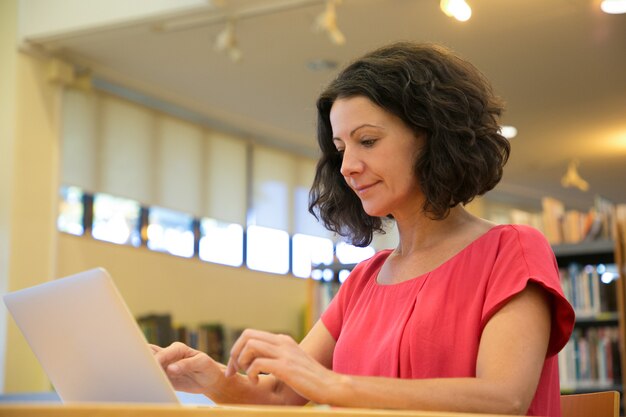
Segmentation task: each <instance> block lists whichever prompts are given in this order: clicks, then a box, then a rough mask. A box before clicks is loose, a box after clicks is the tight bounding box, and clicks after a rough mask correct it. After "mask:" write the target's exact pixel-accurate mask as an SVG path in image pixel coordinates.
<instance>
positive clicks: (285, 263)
mask: <svg viewBox="0 0 626 417" xmlns="http://www.w3.org/2000/svg"><path fill="white" fill-rule="evenodd" d="M247 243H248V244H247V251H246V258H247V259H246V264H247V265H248V268H250V269H254V270H257V271H264V272H272V273H275V274H286V273H287V272H289V234H288V233H287V232H285V231H282V230H278V229H270V228H268V227H261V226H250V227H248V233H247Z"/></svg>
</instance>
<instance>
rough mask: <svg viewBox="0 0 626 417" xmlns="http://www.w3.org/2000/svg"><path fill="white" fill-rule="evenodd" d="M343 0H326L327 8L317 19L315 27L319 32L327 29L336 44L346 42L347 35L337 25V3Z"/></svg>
mask: <svg viewBox="0 0 626 417" xmlns="http://www.w3.org/2000/svg"><path fill="white" fill-rule="evenodd" d="M340 3H341V0H326V9H325V10H324V11H323V12H322V14H320V15H319V16H318V17H317V19H315V25H314V29H315V30H316V31H317V32H321V31H325V32H326V33H327V34H328V36H329V37H330V40H331V42H332V43H334V44H335V45H343V44H344V43H346V37H345V36H344V35H343V33H341V31H340V30H339V27H338V26H337V5H338V4H340Z"/></svg>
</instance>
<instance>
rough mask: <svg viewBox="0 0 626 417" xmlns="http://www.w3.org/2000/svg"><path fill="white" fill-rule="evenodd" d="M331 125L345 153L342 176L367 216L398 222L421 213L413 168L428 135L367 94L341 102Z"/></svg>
mask: <svg viewBox="0 0 626 417" xmlns="http://www.w3.org/2000/svg"><path fill="white" fill-rule="evenodd" d="M330 123H331V126H332V130H333V142H334V144H335V146H336V147H337V150H338V151H339V152H340V153H342V154H343V160H342V164H341V174H342V175H343V177H344V179H345V181H346V183H347V184H348V186H349V187H350V188H351V189H352V190H353V191H354V192H355V193H356V195H357V196H358V197H359V198H360V199H361V202H362V204H363V209H364V210H365V212H366V213H367V214H369V215H370V216H377V217H383V216H387V215H388V214H391V215H393V216H394V218H396V219H397V220H398V219H400V218H401V217H402V216H403V213H406V215H407V216H411V215H414V214H415V213H416V212H418V211H420V210H421V208H422V205H423V195H422V193H421V191H420V187H419V183H418V179H417V178H416V175H415V173H414V165H415V160H416V158H417V155H418V153H419V150H420V148H421V147H422V145H423V143H424V139H423V137H421V136H419V137H418V136H416V135H415V133H413V131H412V130H411V129H409V127H408V126H407V125H406V124H405V123H404V122H403V121H402V120H401V119H400V118H398V117H397V116H395V115H394V114H391V113H389V112H387V111H385V110H384V109H382V108H381V107H378V106H377V105H376V104H374V103H373V102H372V101H370V100H369V99H367V98H365V97H362V96H356V97H350V98H342V99H337V100H336V101H335V102H334V104H333V106H332V108H331V110H330Z"/></svg>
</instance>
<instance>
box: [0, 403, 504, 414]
mask: <svg viewBox="0 0 626 417" xmlns="http://www.w3.org/2000/svg"><path fill="white" fill-rule="evenodd" d="M200 416H202V417H273V416H278V417H300V416H301V417H335V416H336V417H362V416H363V417H368V416H369V417H497V416H495V415H494V414H469V413H453V412H435V411H395V410H371V409H358V408H330V407H276V406H221V407H205V406H197V407H196V406H170V405H167V406H155V405H134V404H133V405H127V404H58V403H56V404H41V403H38V404H33V403H31V404H28V403H22V404H18V403H11V404H8V403H7V404H0V417H200Z"/></svg>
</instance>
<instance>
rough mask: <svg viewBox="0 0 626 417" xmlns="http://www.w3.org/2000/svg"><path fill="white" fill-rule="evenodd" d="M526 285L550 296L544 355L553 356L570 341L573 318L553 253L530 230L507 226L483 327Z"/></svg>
mask: <svg viewBox="0 0 626 417" xmlns="http://www.w3.org/2000/svg"><path fill="white" fill-rule="evenodd" d="M529 282H534V283H537V284H538V285H540V286H541V287H543V288H544V289H545V291H547V292H548V294H549V296H550V309H551V320H552V322H551V333H550V342H549V344H548V353H547V356H551V355H555V354H557V353H558V352H559V351H560V350H561V349H562V348H563V347H564V346H565V344H566V343H567V341H568V340H569V337H570V335H571V333H572V330H573V327H574V321H575V315H574V310H573V308H572V306H571V305H570V303H569V302H568V301H567V299H566V298H565V296H564V295H563V290H562V288H561V283H560V277H559V270H558V266H557V263H556V259H555V257H554V253H553V252H552V249H551V248H550V245H549V244H548V242H547V241H546V239H545V237H544V236H543V235H542V234H541V233H540V232H539V231H537V230H535V229H533V228H531V227H527V226H510V229H509V230H508V231H507V232H506V233H503V234H502V235H501V240H500V246H499V250H498V254H497V258H496V261H495V263H494V266H493V270H492V274H491V276H490V278H489V282H488V284H487V288H486V294H485V303H484V307H483V313H482V319H481V324H482V326H483V327H484V326H485V325H486V324H487V322H488V321H489V319H490V318H491V317H492V316H493V315H494V314H495V313H496V312H497V311H498V310H499V309H500V308H502V306H504V305H505V304H506V303H507V302H508V301H509V300H510V299H511V298H512V297H513V296H515V295H516V294H518V293H520V292H521V291H523V290H524V289H525V288H526V286H527V285H528V283H529Z"/></svg>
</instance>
